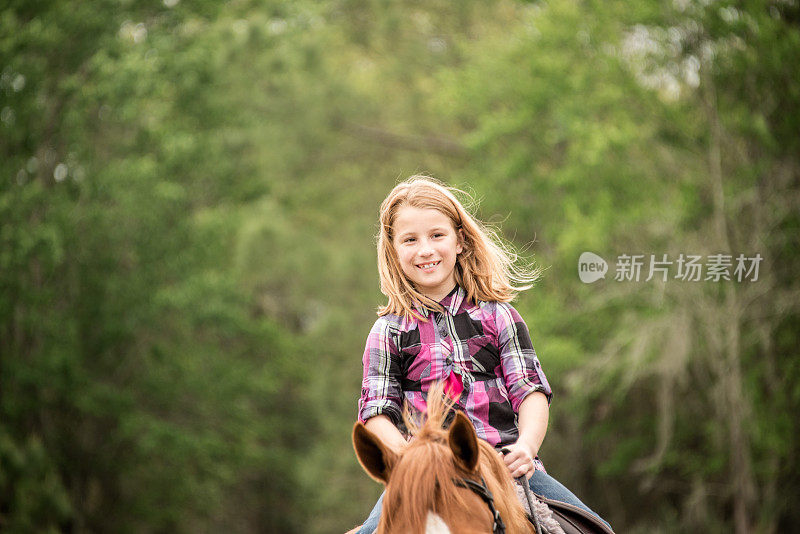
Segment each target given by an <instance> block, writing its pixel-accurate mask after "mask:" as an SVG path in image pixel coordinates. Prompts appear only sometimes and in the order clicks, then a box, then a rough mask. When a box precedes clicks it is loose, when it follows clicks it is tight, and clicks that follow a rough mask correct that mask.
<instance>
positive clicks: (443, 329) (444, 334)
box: [439, 326, 447, 337]
mask: <svg viewBox="0 0 800 534" xmlns="http://www.w3.org/2000/svg"><path fill="white" fill-rule="evenodd" d="M439 335H440V336H442V337H447V327H445V326H443V327H441V328H440V329H439Z"/></svg>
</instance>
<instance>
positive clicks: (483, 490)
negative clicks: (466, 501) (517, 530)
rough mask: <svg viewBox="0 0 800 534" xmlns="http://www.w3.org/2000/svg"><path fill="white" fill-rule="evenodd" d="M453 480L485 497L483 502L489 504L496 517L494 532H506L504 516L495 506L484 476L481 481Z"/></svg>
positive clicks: (503, 533)
mask: <svg viewBox="0 0 800 534" xmlns="http://www.w3.org/2000/svg"><path fill="white" fill-rule="evenodd" d="M453 482H454V483H455V484H456V486H460V487H462V488H466V489H468V490H472V491H473V492H474V493H475V494H476V495H478V497H480V498H481V499H483V502H485V503H486V504H487V505H488V506H489V511H490V512H491V513H492V517H494V524H493V525H492V534H505V533H506V524H505V523H503V518H502V517H500V512H498V511H497V508H495V507H494V496H493V495H492V492H491V491H489V488H488V487H487V486H486V481H485V480H484V479H483V477H481V481H480V482H477V481H475V480H470V479H468V478H454V479H453Z"/></svg>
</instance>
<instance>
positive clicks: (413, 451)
mask: <svg viewBox="0 0 800 534" xmlns="http://www.w3.org/2000/svg"><path fill="white" fill-rule="evenodd" d="M452 406H453V403H452V401H450V400H449V399H448V398H446V396H444V395H443V394H442V393H441V390H440V389H438V388H436V389H432V390H431V392H430V393H429V395H428V411H427V417H426V418H425V421H424V423H423V424H421V425H417V424H416V422H414V421H413V420H412V419H411V417H410V416H409V415H408V414H406V416H405V419H406V424H407V426H408V427H409V429H410V431H411V434H412V436H413V439H412V440H411V442H410V443H409V444H408V445H407V446H406V447H405V448H404V449H403V450H402V451H399V452H396V451H393V450H391V449H390V448H389V447H387V446H386V445H384V444H383V443H382V442H381V440H380V439H379V438H378V437H377V436H376V435H375V434H374V433H372V432H370V431H369V430H368V429H367V428H366V427H365V426H364V425H363V424H362V423H360V422H359V423H356V424H355V426H354V428H353V446H354V448H355V451H356V456H357V457H358V460H359V462H360V463H361V466H362V467H363V468H364V470H365V471H366V472H367V473H368V474H369V475H370V476H371V477H372V478H374V479H375V480H377V481H378V482H380V483H382V484H384V485H385V486H386V494H385V496H384V500H383V511H382V514H381V520H380V524H379V526H378V533H379V534H391V533H403V534H406V533H426V534H432V533H446V532H452V533H459V534H462V533H463V534H478V533H481V534H485V533H488V532H497V531H502V529H503V528H504V529H505V532H506V533H507V534H517V533H529V532H532V530H531V526H530V522H529V521H528V520H527V518H526V516H525V512H524V511H523V509H522V507H521V506H520V504H519V501H518V499H517V497H516V494H515V492H514V489H513V486H512V482H511V477H510V475H509V473H508V470H507V469H506V467H505V464H504V463H503V461H502V459H501V458H500V455H499V454H498V453H497V452H496V451H495V450H494V449H493V448H492V446H491V445H489V444H488V443H487V442H485V441H483V440H479V439H478V437H477V435H476V433H475V428H474V427H473V426H472V423H471V422H470V421H469V419H468V418H467V416H466V415H464V413H463V412H460V411H456V412H455V415H454V417H453V418H452V423H451V424H450V425H449V427H448V428H446V429H445V428H444V426H445V421H446V420H447V414H448V413H450V412H451V411H452ZM498 527H500V528H499V529H498Z"/></svg>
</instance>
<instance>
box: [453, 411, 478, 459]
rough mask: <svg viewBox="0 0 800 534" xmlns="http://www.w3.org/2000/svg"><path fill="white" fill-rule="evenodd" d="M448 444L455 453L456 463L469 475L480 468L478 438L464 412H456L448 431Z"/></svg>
mask: <svg viewBox="0 0 800 534" xmlns="http://www.w3.org/2000/svg"><path fill="white" fill-rule="evenodd" d="M447 443H448V444H449V445H450V450H451V451H453V457H454V458H455V460H456V463H457V464H458V465H460V466H461V467H462V468H463V469H465V470H466V471H467V473H474V472H475V469H476V468H477V467H478V454H479V453H478V450H479V449H478V436H477V435H476V434H475V428H474V427H473V426H472V423H470V421H469V419H467V416H466V415H464V414H463V413H462V412H456V417H455V419H453V423H452V424H451V425H450V430H449V431H448V435H447Z"/></svg>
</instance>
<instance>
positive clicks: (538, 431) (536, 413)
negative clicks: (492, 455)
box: [503, 391, 550, 478]
mask: <svg viewBox="0 0 800 534" xmlns="http://www.w3.org/2000/svg"><path fill="white" fill-rule="evenodd" d="M549 417H550V406H549V404H548V402H547V396H546V395H545V394H544V393H542V392H540V391H534V392H533V393H531V394H530V395H528V396H527V397H525V398H524V399H523V401H522V404H520V405H519V419H518V421H519V438H518V439H517V442H516V443H514V444H513V445H509V446H508V447H507V448H508V449H509V450H510V451H511V452H510V453H508V454H506V455H505V457H504V458H503V460H504V462H505V464H506V466H507V467H508V470H509V471H510V472H511V476H512V477H513V478H518V477H521V476H522V475H527V476H528V478H530V475H532V474H533V469H534V468H533V459H534V458H535V457H536V455H537V454H539V447H541V446H542V441H544V435H545V433H547V422H548V420H549Z"/></svg>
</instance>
